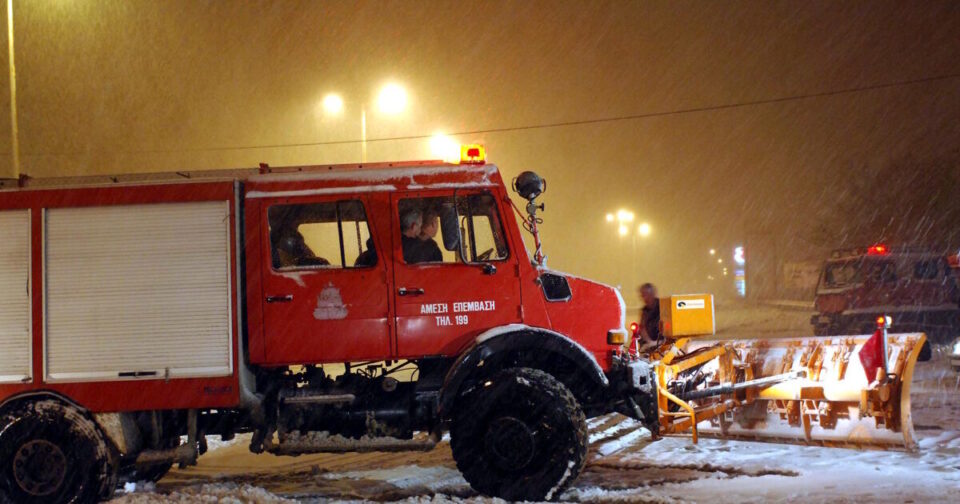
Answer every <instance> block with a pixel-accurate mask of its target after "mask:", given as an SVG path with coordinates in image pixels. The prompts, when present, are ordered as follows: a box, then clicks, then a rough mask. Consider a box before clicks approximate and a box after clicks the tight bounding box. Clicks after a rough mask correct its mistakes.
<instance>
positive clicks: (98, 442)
mask: <svg viewBox="0 0 960 504" xmlns="http://www.w3.org/2000/svg"><path fill="white" fill-rule="evenodd" d="M115 485H116V472H115V470H114V468H113V465H112V460H111V456H110V452H109V447H108V446H107V444H106V442H105V440H104V438H103V436H101V435H100V431H99V430H98V429H97V426H96V424H95V423H94V422H93V421H92V420H90V419H89V418H87V417H86V416H85V415H84V414H83V413H82V412H80V411H79V410H78V409H77V408H74V407H72V406H69V405H66V404H64V403H62V402H59V401H56V400H52V399H46V400H41V401H34V402H27V403H24V404H20V405H18V406H15V407H13V408H12V409H11V410H10V411H8V412H6V413H5V414H4V415H2V417H0V492H2V493H4V494H6V496H7V497H8V498H9V500H10V501H12V502H17V503H30V504H34V503H37V504H39V503H83V502H95V501H97V500H100V499H103V498H107V497H109V496H110V495H111V494H112V492H113V489H114V486H115ZM0 500H2V499H0Z"/></svg>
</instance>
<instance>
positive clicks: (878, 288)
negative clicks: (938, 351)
mask: <svg viewBox="0 0 960 504" xmlns="http://www.w3.org/2000/svg"><path fill="white" fill-rule="evenodd" d="M957 287H958V286H957V278H956V275H955V274H954V272H953V268H951V265H950V263H949V261H948V258H947V257H946V256H945V255H944V254H938V253H935V252H933V251H931V250H928V249H925V248H920V247H890V246H887V245H882V244H881V245H874V246H871V247H865V248H859V249H843V250H835V251H834V252H833V253H832V254H831V257H830V258H829V259H828V260H827V261H826V262H825V263H824V266H823V270H822V272H821V274H820V282H819V284H818V285H817V292H816V300H815V308H816V310H817V312H818V313H817V314H816V315H814V316H813V318H812V319H811V320H810V322H811V324H812V325H813V327H814V332H815V334H817V335H840V334H860V333H866V332H869V331H870V330H871V328H872V327H873V325H874V323H875V322H874V321H875V320H876V319H877V317H878V316H881V315H886V316H890V317H892V319H893V329H892V331H894V332H924V333H926V334H927V335H928V337H929V338H930V339H931V340H932V341H934V342H936V343H946V342H948V341H950V340H951V339H952V338H953V337H955V336H956V335H958V333H960V305H958V295H960V294H958V292H960V291H958V288H957Z"/></svg>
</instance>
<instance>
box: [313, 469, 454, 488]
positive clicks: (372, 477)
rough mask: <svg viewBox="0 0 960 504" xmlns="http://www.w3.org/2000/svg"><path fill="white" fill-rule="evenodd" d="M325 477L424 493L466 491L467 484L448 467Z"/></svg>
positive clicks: (351, 472) (359, 472) (345, 473)
mask: <svg viewBox="0 0 960 504" xmlns="http://www.w3.org/2000/svg"><path fill="white" fill-rule="evenodd" d="M323 477H324V478H326V479H343V478H347V479H355V480H367V481H380V482H384V483H388V484H390V485H392V486H393V487H395V488H399V489H403V490H411V489H415V490H418V491H422V492H424V493H456V494H463V493H464V492H468V491H469V490H468V489H469V486H470V485H469V484H468V483H467V480H465V479H463V476H462V475H461V474H460V471H457V470H456V469H451V468H448V467H443V466H437V467H420V466H415V465H407V466H400V467H394V468H390V469H371V470H369V471H349V472H342V473H327V474H324V475H323Z"/></svg>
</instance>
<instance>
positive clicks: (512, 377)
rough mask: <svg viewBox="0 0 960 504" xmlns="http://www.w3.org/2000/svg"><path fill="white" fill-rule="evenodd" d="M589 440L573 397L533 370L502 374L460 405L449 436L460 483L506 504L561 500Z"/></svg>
mask: <svg viewBox="0 0 960 504" xmlns="http://www.w3.org/2000/svg"><path fill="white" fill-rule="evenodd" d="M587 439H588V437H587V422H586V418H585V417H584V414H583V410H582V409H581V408H580V405H579V404H578V403H577V400H576V398H575V397H574V396H573V394H572V393H571V392H570V390H569V389H567V387H566V386H564V385H563V383H561V382H560V381H559V380H557V379H556V378H554V377H553V376H551V375H549V374H547V373H544V372H543V371H539V370H536V369H530V368H512V369H506V370H503V371H501V372H499V373H497V374H495V375H494V376H493V377H491V378H490V379H488V380H485V381H484V382H483V383H482V384H481V385H479V386H478V387H477V388H476V389H475V390H473V391H471V392H469V393H468V394H467V395H466V396H464V397H463V398H461V400H460V401H459V403H458V404H457V406H456V409H455V414H454V418H453V423H452V425H451V429H450V446H451V448H452V450H453V458H454V460H456V462H457V468H458V469H460V472H461V473H462V474H463V477H464V478H465V479H466V480H467V481H468V482H469V483H470V485H471V486H472V487H473V488H474V489H475V490H477V491H478V492H480V493H483V494H486V495H490V496H494V497H500V498H503V499H507V500H511V501H522V500H529V501H537V500H544V499H547V500H551V499H555V498H557V497H559V495H560V494H561V493H562V492H563V490H564V489H566V487H567V486H569V485H570V483H572V482H573V481H574V480H575V479H577V476H578V475H579V474H580V471H581V470H582V469H583V466H584V464H585V463H586V458H587Z"/></svg>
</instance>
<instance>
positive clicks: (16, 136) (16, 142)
mask: <svg viewBox="0 0 960 504" xmlns="http://www.w3.org/2000/svg"><path fill="white" fill-rule="evenodd" d="M7 47H8V49H9V52H10V56H9V58H10V136H11V148H12V150H13V176H12V177H11V178H19V177H20V132H19V127H18V124H17V67H16V64H15V63H14V59H13V54H14V51H13V0H7Z"/></svg>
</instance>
